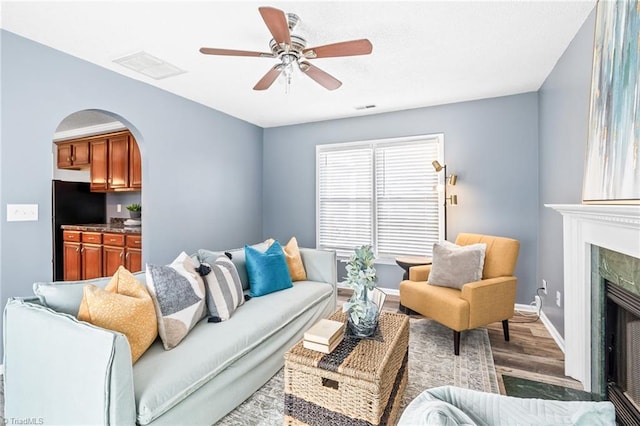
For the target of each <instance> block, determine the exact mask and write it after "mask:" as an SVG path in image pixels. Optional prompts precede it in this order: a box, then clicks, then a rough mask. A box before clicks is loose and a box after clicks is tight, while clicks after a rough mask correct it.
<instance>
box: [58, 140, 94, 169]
mask: <svg viewBox="0 0 640 426" xmlns="http://www.w3.org/2000/svg"><path fill="white" fill-rule="evenodd" d="M56 145H57V147H58V168H59V169H82V168H85V167H86V166H88V165H89V160H90V155H89V152H90V149H89V141H87V140H84V139H82V140H77V141H65V142H57V143H56Z"/></svg>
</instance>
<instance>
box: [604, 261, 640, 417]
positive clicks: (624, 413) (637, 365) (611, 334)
mask: <svg viewBox="0 0 640 426" xmlns="http://www.w3.org/2000/svg"><path fill="white" fill-rule="evenodd" d="M639 263H640V262H639ZM605 290H606V291H605V293H606V302H605V321H604V336H603V337H604V339H603V342H602V345H601V348H602V350H603V351H604V363H603V366H602V368H603V376H604V378H605V381H606V396H607V399H609V400H610V401H611V402H613V404H614V405H615V406H616V416H617V418H618V421H619V422H620V423H621V424H623V425H639V424H640V361H639V360H638V357H639V356H640V295H638V294H635V293H634V292H631V291H629V290H627V289H625V288H624V287H621V286H619V285H617V284H615V283H613V282H611V281H609V280H606V279H605Z"/></svg>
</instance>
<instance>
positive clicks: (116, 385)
mask: <svg viewBox="0 0 640 426" xmlns="http://www.w3.org/2000/svg"><path fill="white" fill-rule="evenodd" d="M300 252H301V254H302V259H303V262H304V265H305V269H306V271H307V276H308V281H302V282H296V283H294V286H293V288H290V289H286V290H282V291H279V292H276V293H271V294H268V295H265V296H262V297H256V298H253V299H251V300H249V301H248V302H247V303H245V304H244V305H242V306H241V307H240V308H239V309H238V310H237V311H236V312H235V313H234V314H233V316H232V317H231V319H230V320H228V321H225V322H222V323H208V322H207V321H206V319H205V320H203V321H201V322H200V323H199V324H197V325H196V327H195V328H194V329H193V330H191V332H190V333H189V335H188V336H187V337H186V338H185V339H184V340H183V341H182V342H181V343H180V344H179V345H178V346H177V347H176V348H174V349H172V350H170V351H165V350H164V349H163V347H162V344H161V342H160V341H158V340H157V341H156V342H155V343H154V344H153V345H152V346H151V347H150V348H149V349H148V350H147V352H145V354H144V355H143V356H142V357H141V358H140V359H139V360H138V362H137V363H136V364H135V365H133V366H132V365H131V358H130V351H129V344H128V342H127V339H126V337H125V336H124V335H122V334H120V333H117V332H113V331H110V330H105V329H102V328H99V327H95V326H93V325H91V324H88V323H85V322H81V321H78V320H77V319H76V318H75V316H74V315H70V314H69V313H72V312H73V310H74V309H75V310H77V306H75V303H78V304H79V301H77V302H75V301H76V300H77V297H78V296H77V295H78V294H80V298H81V297H82V296H81V294H82V293H81V291H82V290H81V289H82V285H84V284H86V282H81V283H80V282H76V283H55V284H51V283H50V284H40V285H37V287H38V288H37V293H38V295H39V297H32V298H12V299H10V300H9V302H8V303H7V306H6V307H5V311H4V369H5V374H4V381H5V418H6V419H10V418H13V419H25V418H36V419H42V421H43V422H44V424H65V425H69V424H82V425H92V424H105V425H133V424H136V423H137V424H140V425H147V424H153V425H161V424H165V425H177V424H181V425H187V424H189V425H211V424H213V423H215V422H216V421H218V420H219V419H220V418H222V417H223V416H224V415H225V414H227V413H228V412H230V411H231V410H233V409H234V408H235V407H236V406H238V405H239V404H240V403H242V401H244V400H245V399H246V398H247V397H249V396H250V395H251V394H252V393H253V392H255V391H256V390H257V389H259V388H260V387H261V386H262V385H263V384H264V383H266V382H267V381H268V380H269V379H270V378H271V377H272V376H273V375H274V374H275V373H276V372H277V371H278V370H279V369H280V368H281V367H282V366H283V364H284V360H283V355H284V353H285V352H286V351H287V349H289V348H290V347H291V346H293V345H294V344H295V343H296V342H297V341H298V340H299V339H301V338H302V335H303V333H304V331H305V330H307V329H308V328H309V327H310V326H311V325H313V324H314V323H315V322H316V321H317V320H318V319H319V318H323V317H327V316H328V315H329V314H331V313H332V312H334V311H335V309H336V256H335V253H334V252H330V251H321V250H315V249H305V248H301V249H300ZM138 277H139V278H140V279H141V280H143V279H144V274H138ZM106 281H108V279H100V280H93V282H94V283H96V284H98V285H102V286H104V285H106ZM34 287H36V286H34ZM78 291H79V293H78ZM61 292H62V293H65V292H66V293H65V294H67V295H68V297H66V298H63V299H61V297H60V296H61V294H62V293H61ZM56 298H57V299H58V300H55V299H56ZM45 305H49V306H51V305H56V306H58V308H57V311H56V310H53V309H51V308H50V307H47V306H45ZM61 311H62V312H61ZM64 311H68V313H65V312H64Z"/></svg>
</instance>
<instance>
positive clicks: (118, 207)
mask: <svg viewBox="0 0 640 426" xmlns="http://www.w3.org/2000/svg"><path fill="white" fill-rule="evenodd" d="M116 213H122V204H116Z"/></svg>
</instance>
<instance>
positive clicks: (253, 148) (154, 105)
mask: <svg viewBox="0 0 640 426" xmlns="http://www.w3.org/2000/svg"><path fill="white" fill-rule="evenodd" d="M0 36H1V43H2V44H1V55H2V56H1V60H2V61H1V63H2V74H1V78H2V80H1V87H2V101H1V102H2V117H1V118H2V130H1V145H0V207H1V209H0V250H1V252H0V265H1V268H0V269H1V271H0V290H1V291H2V295H1V296H2V300H1V303H2V306H4V305H5V303H6V298H7V297H9V296H20V295H29V294H31V293H32V291H31V286H32V283H33V282H34V281H39V280H46V281H48V280H50V279H51V276H52V267H51V258H52V253H51V251H52V249H51V247H52V243H51V235H52V230H51V220H50V217H51V176H52V159H51V141H52V138H53V134H54V132H55V130H56V128H57V126H58V124H59V123H60V122H61V121H62V120H63V119H64V118H65V117H67V116H68V115H69V114H71V113H73V112H76V111H80V110H85V109H97V110H102V111H110V112H113V113H115V114H116V115H117V118H118V119H119V121H121V122H123V123H124V124H126V125H127V127H128V128H129V129H131V130H132V131H133V133H134V136H135V137H136V140H137V141H138V144H139V145H140V150H141V154H142V160H143V164H142V171H143V182H144V191H143V193H142V204H143V205H144V220H143V228H142V232H143V256H144V261H145V262H153V263H166V262H170V261H171V260H173V259H174V258H175V257H176V256H177V255H178V254H179V252H180V251H181V250H184V251H186V252H187V253H189V252H193V251H195V250H196V249H198V248H201V247H209V248H212V249H220V248H229V247H238V246H239V245H241V244H244V243H245V242H253V241H258V240H259V239H260V238H261V237H262V223H261V219H260V218H261V216H262V184H261V180H262V129H261V128H259V127H257V126H254V125H251V124H248V123H246V122H244V121H241V120H238V119H235V118H233V117H230V116H228V115H225V114H223V113H221V112H218V111H215V110H213V109H210V108H207V107H205V106H202V105H200V104H197V103H195V102H192V101H189V100H186V99H184V98H181V97H178V96H175V95H173V94H171V93H168V92H166V91H163V90H159V89H157V88H154V87H152V86H150V85H147V84H145V83H142V82H139V81H137V80H133V79H130V78H127V77H124V76H122V75H119V74H117V73H114V72H111V71H108V70H106V69H103V68H100V67H98V66H95V65H93V64H90V63H88V62H84V61H81V60H79V59H77V58H74V57H72V56H69V55H66V54H63V53H61V52H59V51H56V50H53V49H50V48H48V47H45V46H43V45H40V44H37V43H34V42H32V41H30V40H27V39H24V38H22V37H19V36H17V35H15V34H12V33H10V32H6V31H2V32H1V33H0ZM175 78H180V77H179V76H178V77H175ZM7 203H35V204H38V206H39V220H38V221H36V222H7V221H6V204H7Z"/></svg>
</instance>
